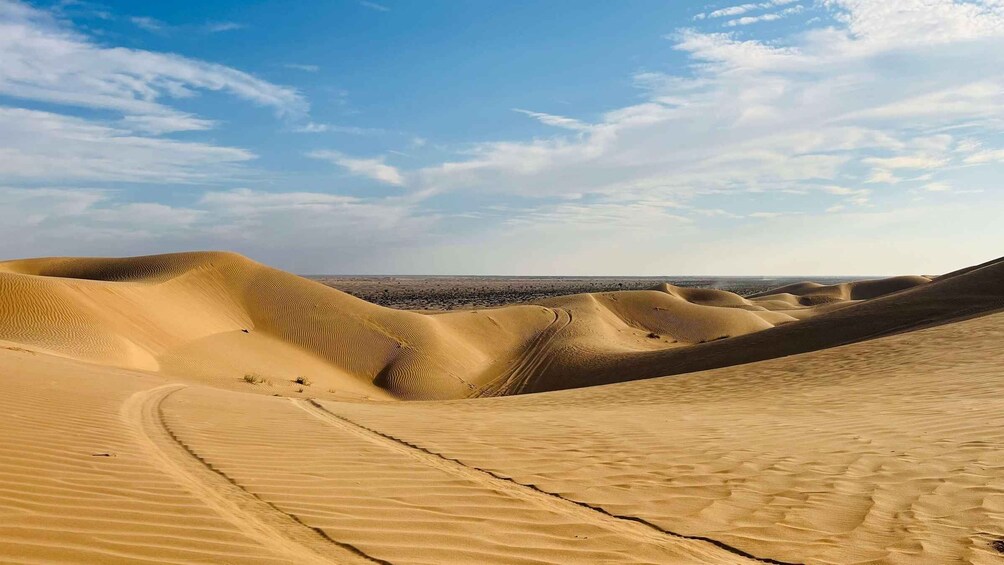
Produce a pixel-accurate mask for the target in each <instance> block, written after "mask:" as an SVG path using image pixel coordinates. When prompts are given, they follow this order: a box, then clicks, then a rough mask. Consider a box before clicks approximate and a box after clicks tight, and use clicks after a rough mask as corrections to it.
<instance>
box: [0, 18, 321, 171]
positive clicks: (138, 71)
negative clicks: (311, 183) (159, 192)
mask: <svg viewBox="0 0 1004 565" xmlns="http://www.w3.org/2000/svg"><path fill="white" fill-rule="evenodd" d="M109 17H110V16H109ZM132 21H133V23H135V24H136V25H140V26H144V27H146V28H148V29H151V30H157V29H160V28H161V26H162V24H161V23H160V22H158V21H156V20H152V19H149V18H133V19H132ZM42 69H44V71H43V70H42ZM200 91H219V92H223V93H226V94H229V95H231V96H234V97H236V98H239V99H243V100H246V101H249V102H252V103H254V104H257V105H260V106H265V107H269V108H272V109H273V111H274V112H275V113H276V114H277V115H278V116H281V117H284V118H287V119H289V120H300V119H304V117H305V116H306V114H307V110H308V105H307V102H306V100H304V99H303V97H302V96H301V95H300V94H299V93H298V92H297V91H296V90H294V89H291V88H288V87H284V86H279V85H275V84H272V83H270V82H268V81H265V80H262V79H260V78H257V77H255V76H253V75H251V74H248V73H245V72H242V71H240V70H237V69H234V68H231V67H226V66H223V65H218V64H214V63H208V62H205V61H200V60H197V59H191V58H187V57H183V56H180V55H176V54H171V53H156V52H152V51H145V50H140V49H127V48H116V47H107V46H105V45H103V44H100V43H98V42H95V41H93V40H92V39H91V38H90V37H89V36H88V35H86V34H84V33H82V32H80V31H78V30H77V29H75V28H74V27H72V25H71V24H70V23H68V22H65V21H62V20H61V19H59V17H58V14H53V13H51V12H47V11H44V10H40V9H37V8H35V7H33V6H31V5H28V4H25V3H22V2H17V1H13V0H0V95H3V96H5V97H8V98H9V99H10V100H11V101H12V102H8V105H6V106H0V169H2V171H0V176H2V177H3V178H5V179H18V180H20V181H23V182H30V183H38V182H50V181H66V182H69V181H73V180H75V181H81V182H83V181H88V182H100V181H127V182H150V183H153V182H156V183H171V182H176V183H190V182H214V179H218V178H221V177H235V176H236V177H239V172H240V168H239V166H240V164H242V163H245V162H247V161H250V160H252V159H254V158H255V157H256V156H255V154H253V153H252V152H250V151H247V150H245V149H241V148H234V147H223V146H218V145H215V144H213V143H206V142H195V141H179V140H174V139H167V138H163V137H160V136H163V135H165V134H170V133H174V132H181V131H204V130H208V129H212V128H214V127H216V125H217V122H216V121H215V120H212V119H207V118H204V117H201V116H197V115H194V114H192V113H190V112H187V111H183V110H180V109H178V108H176V107H175V106H174V101H175V100H178V99H186V98H191V97H193V96H197V95H198V94H199V92H200ZM22 101H27V102H30V103H33V104H36V105H37V104H39V103H44V104H46V108H47V111H41V110H35V109H26V108H17V107H14V106H13V104H15V103H17V102H22ZM81 109H94V110H101V111H102V112H101V113H100V114H96V115H95V114H94V113H90V112H89V113H81V112H80V110H81ZM97 116H101V117H97Z"/></svg>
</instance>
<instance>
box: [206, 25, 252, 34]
mask: <svg viewBox="0 0 1004 565" xmlns="http://www.w3.org/2000/svg"><path fill="white" fill-rule="evenodd" d="M245 27H247V26H245V25H244V24H241V23H237V22H210V23H208V24H206V31H208V32H209V33H221V32H224V31H234V30H238V29H244V28H245Z"/></svg>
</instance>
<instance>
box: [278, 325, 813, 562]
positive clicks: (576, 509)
mask: <svg viewBox="0 0 1004 565" xmlns="http://www.w3.org/2000/svg"><path fill="white" fill-rule="evenodd" d="M562 327H563V326H562ZM290 401H291V402H292V403H293V404H295V405H296V406H297V407H299V408H300V409H302V410H303V411H305V412H307V413H308V414H310V415H311V416H313V417H315V418H316V419H318V420H321V421H323V422H325V423H327V424H330V425H332V426H335V427H338V428H339V429H341V430H344V431H347V432H350V433H353V434H355V435H356V436H359V437H361V438H363V439H365V440H368V441H369V442H371V443H374V444H376V445H379V446H382V447H384V448H386V449H388V450H391V451H394V452H396V453H400V454H404V455H407V456H408V457H411V458H412V459H414V460H416V461H417V462H418V463H421V464H423V465H427V466H430V467H433V468H435V469H438V470H441V471H444V472H447V473H450V474H452V475H454V476H456V477H458V478H461V479H464V480H467V481H472V482H475V483H477V484H480V485H483V486H485V487H486V488H490V489H493V490H496V491H499V492H502V493H505V494H506V495H509V496H512V497H513V498H516V499H519V500H523V501H525V502H527V503H529V504H533V505H536V506H538V507H543V508H545V509H547V510H550V511H552V512H557V513H561V514H563V515H565V516H568V517H569V518H572V519H574V520H577V521H580V522H582V523H586V524H591V525H594V526H597V527H601V528H604V529H606V530H608V531H611V532H613V533H616V534H618V535H622V536H625V537H628V538H631V539H635V540H638V541H639V542H640V543H646V544H654V545H658V546H662V547H667V548H668V549H670V550H672V551H674V552H676V553H680V554H687V555H689V556H692V557H694V558H696V559H698V560H700V561H701V562H707V563H770V564H772V565H799V564H797V563H792V562H787V561H779V560H776V559H771V558H767V557H760V556H755V555H752V554H750V553H747V552H745V551H743V550H741V549H739V548H736V547H733V546H731V545H728V544H726V543H724V542H721V541H718V540H715V539H711V538H707V537H704V536H693V535H686V534H679V533H676V532H672V531H669V530H665V529H663V528H661V527H660V526H658V525H656V524H653V523H651V522H648V521H647V520H644V519H642V518H638V517H636V516H621V515H617V514H613V513H611V512H609V511H607V510H605V509H603V508H601V507H599V506H594V505H591V504H588V503H585V502H580V501H576V500H571V499H568V498H565V497H563V496H561V495H559V494H556V493H552V492H548V491H545V490H543V489H540V488H539V487H537V486H534V485H529V484H524V483H520V482H517V481H515V480H513V479H511V478H508V477H505V476H502V475H499V474H497V473H495V472H493V471H489V470H486V469H481V468H478V467H472V466H469V465H466V464H464V463H463V462H461V461H459V460H457V459H453V458H450V457H447V456H445V455H441V454H439V453H436V452H434V451H431V450H428V449H425V448H423V447H421V446H418V445H415V444H412V443H409V442H407V441H405V440H402V439H399V438H397V437H394V436H391V435H388V434H385V433H383V432H380V431H377V430H374V429H371V428H368V427H366V426H363V425H361V424H357V423H356V422H354V421H352V420H350V419H349V418H346V417H344V416H341V415H339V414H336V413H334V412H332V411H331V410H329V409H328V408H326V407H325V406H324V405H322V404H321V403H320V402H318V401H316V400H314V399H309V400H300V399H290Z"/></svg>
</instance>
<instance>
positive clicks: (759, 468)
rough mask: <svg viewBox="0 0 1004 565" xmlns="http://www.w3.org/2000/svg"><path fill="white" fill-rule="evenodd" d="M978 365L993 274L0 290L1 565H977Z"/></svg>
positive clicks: (993, 435)
mask: <svg viewBox="0 0 1004 565" xmlns="http://www.w3.org/2000/svg"><path fill="white" fill-rule="evenodd" d="M1002 337H1004V261H995V262H990V263H987V264H984V265H980V266H977V267H975V268H972V269H967V270H962V271H959V272H956V273H950V274H948V275H943V276H941V277H921V276H911V277H896V278H893V279H884V280H879V281H856V282H850V283H838V284H832V285H817V284H808V283H804V284H795V285H787V286H785V287H782V288H778V289H774V290H771V291H767V292H763V293H760V294H756V295H752V296H747V297H742V296H739V295H737V294H733V293H731V292H727V291H723V290H713V289H695V288H687V287H679V286H674V285H668V284H660V285H654V286H653V287H652V288H650V289H648V290H631V291H616V292H600V293H585V294H577V295H571V296H561V297H553V298H548V299H546V300H543V301H541V302H540V303H539V304H533V305H525V304H523V305H513V306H505V307H499V308H491V309H478V310H476V311H454V312H448V313H418V312H409V311H400V310H394V309H390V308H385V307H382V306H378V305H375V304H372V303H368V302H365V301H363V300H360V299H357V298H355V297H352V296H349V295H348V294H345V293H342V292H340V291H338V290H335V289H332V288H329V287H327V286H325V285H322V284H319V283H317V282H312V281H308V280H305V279H302V278H300V277H296V276H294V275H290V274H288V273H283V272H281V271H277V270H275V269H271V268H269V267H266V266H264V265H260V264H257V263H254V262H252V261H250V260H248V259H246V258H243V257H241V256H238V255H234V254H229V253H187V254H175V255H164V256H153V257H141V258H132V259H62V258H56V259H33V260H23V261H12V262H7V263H0V387H2V391H3V394H2V395H0V434H3V437H4V438H5V441H4V443H3V444H2V446H0V562H3V563H8V562H9V563H42V562H45V563H51V562H66V563H80V562H94V563H114V562H129V563H132V562H144V561H146V562H151V563H192V562H203V563H219V562H227V563H374V562H376V563H395V564H398V563H416V564H418V563H428V564H434V563H436V564H438V563H747V562H748V563H757V562H771V563H993V562H999V561H1000V559H1002V556H1001V554H1000V553H998V552H997V551H996V550H995V549H994V548H993V542H995V541H996V540H1000V539H1004V530H1002V529H1001V528H1000V524H1001V523H1002V518H1004V458H1002V456H1001V455H1000V452H999V449H998V448H997V446H998V445H999V444H1000V443H1001V441H1004V438H1002V437H1001V432H1000V430H1002V429H1004V427H1002V425H1001V424H1004V422H1002V421H1001V420H1002V418H1004V416H1002V415H1004V410H1001V408H1002V406H1001V401H1000V400H999V399H998V396H999V395H998V394H996V393H997V392H998V391H999V390H1000V387H1001V385H1002V384H1004V382H1001V381H1004V348H1001V347H1000V343H1001V338H1002ZM245 377H247V378H245ZM297 380H299V381H300V382H299V383H298V382H297ZM539 391H551V392H543V393H540V394H526V393H530V392H539ZM397 399H408V400H418V401H417V402H395V401H394V400H397Z"/></svg>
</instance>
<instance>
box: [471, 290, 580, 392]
mask: <svg viewBox="0 0 1004 565" xmlns="http://www.w3.org/2000/svg"><path fill="white" fill-rule="evenodd" d="M550 310H551V313H552V314H553V315H554V319H553V320H551V322H550V323H549V324H548V325H547V326H546V327H545V328H544V329H543V330H541V331H540V333H538V334H537V336H536V337H534V338H533V340H532V341H531V342H530V345H529V346H527V347H526V349H524V350H523V352H522V353H521V354H520V355H519V357H517V358H516V359H515V360H514V361H513V362H512V363H511V364H510V365H509V366H508V367H507V368H506V369H505V370H504V371H503V372H502V374H501V375H499V376H498V377H496V378H494V379H492V380H491V382H489V383H487V384H485V385H482V386H481V387H479V388H478V389H477V390H475V391H474V392H473V393H471V395H470V398H484V397H490V396H505V395H510V394H519V393H521V392H523V391H524V390H526V388H527V386H528V385H529V384H530V383H531V382H532V381H533V380H535V379H536V378H537V377H538V376H539V375H540V374H541V372H543V371H544V369H546V368H547V366H548V365H549V364H550V362H551V359H552V357H553V353H554V352H553V350H552V348H551V343H552V342H553V341H554V338H555V337H556V336H557V335H558V334H559V333H561V330H563V329H565V328H566V327H568V325H569V324H571V323H572V314H571V313H570V312H569V311H568V310H565V309H564V308H550Z"/></svg>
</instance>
